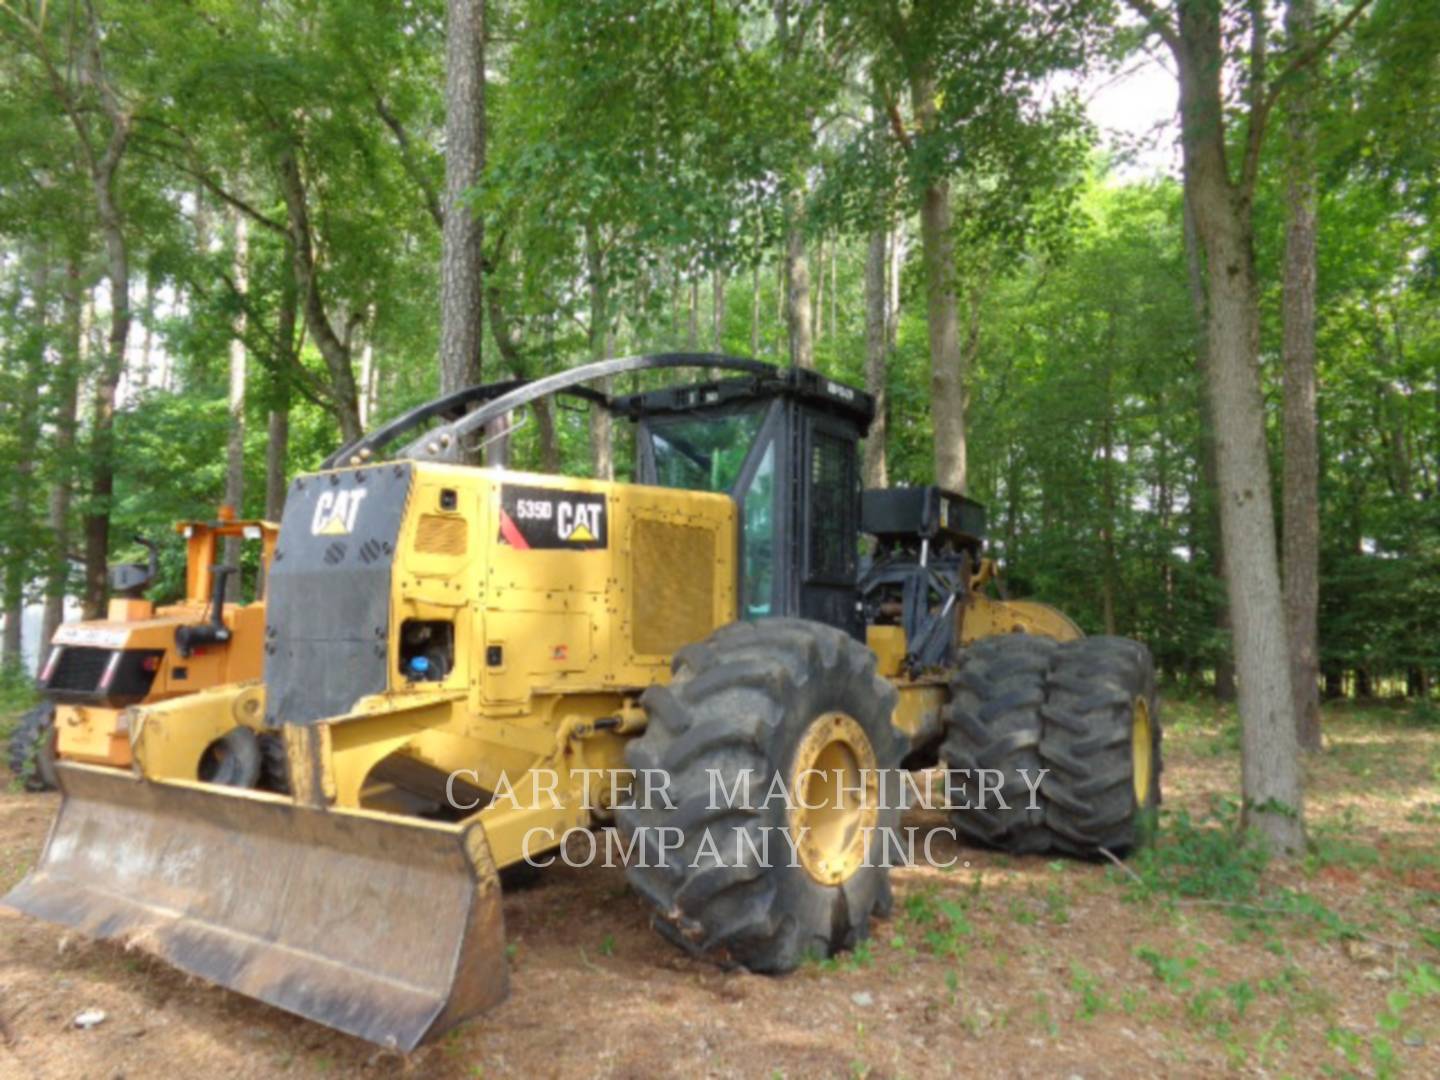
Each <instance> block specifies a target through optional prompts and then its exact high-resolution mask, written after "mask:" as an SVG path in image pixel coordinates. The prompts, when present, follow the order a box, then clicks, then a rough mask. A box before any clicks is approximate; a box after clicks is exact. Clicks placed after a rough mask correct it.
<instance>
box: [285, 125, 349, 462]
mask: <svg viewBox="0 0 1440 1080" xmlns="http://www.w3.org/2000/svg"><path fill="white" fill-rule="evenodd" d="M276 166H277V171H278V173H279V179H280V191H281V193H282V195H283V196H284V198H285V212H286V216H287V219H288V222H289V229H290V249H291V250H290V254H291V259H292V261H293V263H294V271H295V287H296V290H297V291H298V293H299V297H300V308H301V311H302V312H303V313H304V316H305V328H306V329H307V330H308V331H309V333H310V340H311V341H313V342H314V343H315V347H316V348H317V349H318V350H319V351H320V356H321V358H322V359H323V360H324V361H325V370H326V372H327V374H328V375H329V384H330V385H329V386H328V388H327V395H326V396H327V398H328V401H327V405H328V406H329V409H330V412H331V414H332V415H333V416H334V417H335V421H336V423H338V424H339V425H340V436H341V438H342V439H343V440H344V441H345V442H351V441H352V440H354V439H358V438H360V436H361V434H363V429H362V427H361V424H360V396H359V391H358V389H357V387H356V385H355V369H354V366H353V364H352V363H351V357H350V343H349V342H348V341H347V340H345V339H344V338H342V337H341V336H340V335H339V334H337V333H336V332H335V327H334V326H333V325H332V324H331V322H330V317H329V315H328V314H327V313H326V311H325V302H324V300H323V298H322V297H321V294H320V283H319V282H318V281H317V280H316V266H315V245H314V238H313V236H312V234H311V229H310V209H309V205H308V199H307V196H306V192H305V180H304V177H303V176H302V175H301V172H300V159H299V158H298V157H297V155H296V153H295V147H294V145H293V144H286V145H285V146H284V147H283V148H282V149H281V151H280V155H279V157H278V159H277V161H276ZM347 336H348V335H347Z"/></svg>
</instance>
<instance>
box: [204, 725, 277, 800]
mask: <svg viewBox="0 0 1440 1080" xmlns="http://www.w3.org/2000/svg"><path fill="white" fill-rule="evenodd" d="M262 765H263V753H262V751H261V748H260V740H259V738H258V737H257V736H256V734H255V732H253V731H251V730H250V729H249V728H248V727H236V728H231V729H230V731H229V732H228V733H227V734H225V735H222V736H221V737H220V738H218V739H216V740H215V741H214V742H213V743H211V744H210V745H209V746H208V747H206V749H205V753H204V754H203V755H202V756H201V758H200V769H199V777H198V779H200V780H202V781H204V782H205V783H207V784H221V785H223V786H225V787H238V788H253V787H254V786H255V785H256V784H257V783H259V781H260V770H261V767H262Z"/></svg>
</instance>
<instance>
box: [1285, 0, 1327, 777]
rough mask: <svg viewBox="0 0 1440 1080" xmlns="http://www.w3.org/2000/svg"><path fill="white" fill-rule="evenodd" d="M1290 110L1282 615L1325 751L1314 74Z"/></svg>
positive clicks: (1315, 744) (1298, 696) (1299, 33)
mask: <svg viewBox="0 0 1440 1080" xmlns="http://www.w3.org/2000/svg"><path fill="white" fill-rule="evenodd" d="M1285 26H1286V31H1287V36H1288V37H1289V39H1290V41H1291V44H1292V46H1293V47H1294V48H1297V49H1299V48H1306V47H1308V46H1309V44H1310V42H1311V39H1312V38H1313V36H1314V26H1315V0H1290V2H1289V4H1288V5H1287V7H1286V9H1285ZM1296 78H1297V79H1298V80H1299V83H1298V84H1297V85H1296V86H1295V87H1294V90H1293V92H1292V93H1291V94H1290V98H1289V102H1288V111H1287V114H1286V123H1285V141H1286V150H1287V154H1286V163H1285V280H1284V285H1283V287H1282V298H1281V308H1282V312H1283V323H1284V329H1283V332H1282V337H1283V345H1282V353H1283V356H1284V406H1283V411H1284V430H1285V468H1284V473H1283V479H1282V492H1283V494H1282V503H1283V506H1284V518H1283V546H1284V568H1285V615H1286V623H1287V625H1288V628H1289V634H1290V668H1291V671H1290V677H1291V680H1292V682H1293V683H1294V694H1295V721H1296V724H1297V725H1298V731H1299V739H1300V746H1301V748H1302V749H1305V750H1318V749H1320V645H1319V626H1318V621H1319V612H1320V451H1319V445H1318V436H1317V426H1318V418H1317V415H1316V377H1315V362H1316V357H1315V265H1316V257H1315V234H1316V217H1317V211H1318V205H1319V200H1318V198H1317V195H1316V167H1315V118H1314V114H1313V94H1314V89H1315V79H1314V76H1313V74H1312V72H1311V68H1310V66H1306V67H1304V68H1302V69H1300V71H1298V72H1297V73H1296Z"/></svg>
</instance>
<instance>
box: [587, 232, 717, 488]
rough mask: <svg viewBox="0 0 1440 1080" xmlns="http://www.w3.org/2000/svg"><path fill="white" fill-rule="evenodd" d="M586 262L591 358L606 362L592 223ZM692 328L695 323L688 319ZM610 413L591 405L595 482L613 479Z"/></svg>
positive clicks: (601, 280)
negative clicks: (588, 288)
mask: <svg viewBox="0 0 1440 1080" xmlns="http://www.w3.org/2000/svg"><path fill="white" fill-rule="evenodd" d="M585 263H586V269H587V271H588V275H589V278H590V359H591V360H604V359H606V352H607V351H608V349H607V345H608V344H609V340H610V296H609V290H608V288H607V287H606V286H607V282H606V281H605V253H604V252H603V251H602V250H601V248H600V230H599V228H597V227H596V226H595V225H594V224H593V223H587V224H586V226H585ZM691 323H692V326H693V324H694V320H693V318H692V320H691ZM609 382H610V380H608V379H606V380H603V383H602V385H601V386H599V387H597V389H599V390H601V391H602V392H604V393H607V394H608V393H609V392H610V386H609ZM610 428H611V424H610V414H609V413H608V412H606V411H605V410H604V409H601V408H598V407H596V406H595V405H591V406H590V461H591V466H592V471H593V472H594V475H595V478H596V479H598V480H613V479H615V448H614V445H613V441H612V435H611V430H610Z"/></svg>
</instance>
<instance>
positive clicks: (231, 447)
mask: <svg viewBox="0 0 1440 1080" xmlns="http://www.w3.org/2000/svg"><path fill="white" fill-rule="evenodd" d="M230 226H231V236H232V240H233V243H234V250H233V253H232V262H233V265H232V269H231V276H232V277H233V278H234V281H235V288H236V290H237V291H238V292H239V293H240V295H241V296H244V295H245V290H246V287H247V284H248V278H249V266H248V262H249V254H250V253H249V233H248V229H247V223H246V220H245V215H244V214H242V213H241V212H240V211H239V210H237V209H234V208H231V210H230ZM229 425H230V426H229V430H228V432H227V438H226V441H225V505H227V506H229V507H230V508H231V509H232V510H233V511H234V512H235V515H236V516H237V517H244V516H245V315H244V313H243V312H241V313H240V314H239V315H237V316H236V317H235V329H234V332H233V334H232V336H231V338H230V419H229ZM240 545H241V541H240V538H239V537H236V536H227V537H226V538H225V548H224V552H225V554H224V560H225V565H227V566H237V567H238V566H239V565H240ZM225 595H226V598H227V599H228V600H230V601H232V602H235V601H239V599H240V575H239V574H238V573H234V574H231V575H230V577H229V580H227V581H226V582H225Z"/></svg>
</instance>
